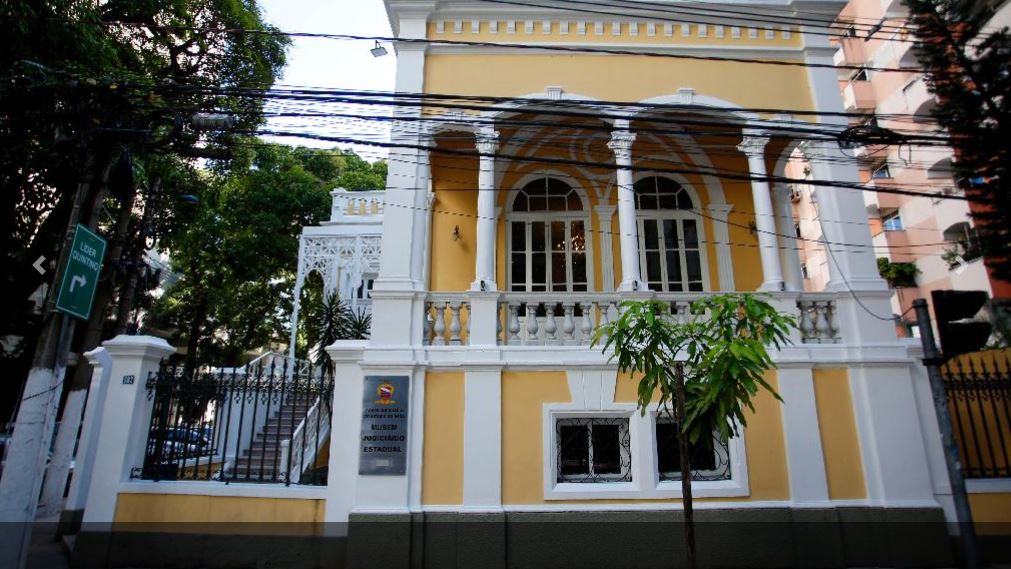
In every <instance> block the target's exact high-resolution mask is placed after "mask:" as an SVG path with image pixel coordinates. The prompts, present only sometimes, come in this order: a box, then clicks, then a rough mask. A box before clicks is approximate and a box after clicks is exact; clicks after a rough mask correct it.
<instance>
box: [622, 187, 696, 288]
mask: <svg viewBox="0 0 1011 569" xmlns="http://www.w3.org/2000/svg"><path fill="white" fill-rule="evenodd" d="M654 177H659V178H667V179H668V180H670V181H672V182H674V183H676V184H678V185H680V186H681V188H682V190H683V191H685V192H687V193H688V197H689V198H690V199H691V200H692V209H690V210H687V209H639V208H638V201H639V200H638V198H636V210H635V225H636V231H637V233H638V235H637V238H638V241H639V243H638V249H639V272H640V273H641V274H640V275H639V276H640V278H641V279H642V282H644V283H648V282H649V279H647V278H646V235H645V233H644V229H643V222H644V221H646V220H653V221H664V220H671V221H674V223H675V226H676V227H677V233H678V240H679V241H680V242H681V243H684V226H683V224H682V223H680V222H681V221H684V220H691V221H694V222H695V228H696V231H697V232H698V240H699V264H700V267H701V269H702V290H701V291H690V290H687V284H688V258H687V256H686V255H685V250H684V247H681V248H679V249H678V260H679V261H680V263H681V276H682V282H683V283H684V284H685V285H686V288H685V289H684V290H682V291H680V292H685V293H692V292H709V291H711V290H712V284H711V282H710V278H709V251H708V249H709V245H710V243H709V240H708V239H707V238H706V226H705V219H704V218H703V217H702V216H701V215H699V214H698V213H697V212H698V211H700V210H701V208H702V202H701V200H700V199H699V193H698V192H696V191H695V188H693V187H692V186H691V185H690V184H687V183H685V181H684V180H681V179H679V178H678V177H674V176H668V175H660V174H656V173H653V172H649V171H643V172H639V173H637V174H636V176H635V184H638V183H639V182H640V181H642V180H645V179H647V178H654ZM635 184H633V185H635ZM659 233H660V235H658V239H659V241H660V243H661V246H662V247H665V240H664V238H663V231H660V232H659ZM661 251H662V252H663V253H664V254H662V255H661V256H660V267H661V268H660V271H661V273H662V274H663V286H664V287H666V286H668V282H669V281H668V279H667V255H666V249H665V248H662V249H661ZM656 292H664V291H656ZM671 292H678V291H671Z"/></svg>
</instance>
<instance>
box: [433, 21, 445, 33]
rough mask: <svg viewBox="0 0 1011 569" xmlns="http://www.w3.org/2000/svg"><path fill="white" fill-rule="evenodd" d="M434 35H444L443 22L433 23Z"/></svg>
mask: <svg viewBox="0 0 1011 569" xmlns="http://www.w3.org/2000/svg"><path fill="white" fill-rule="evenodd" d="M435 33H437V34H444V33H446V21H445V20H438V21H437V22H435Z"/></svg>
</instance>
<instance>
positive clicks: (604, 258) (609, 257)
mask: <svg viewBox="0 0 1011 569" xmlns="http://www.w3.org/2000/svg"><path fill="white" fill-rule="evenodd" d="M614 210H615V206H613V205H598V206H597V207H596V208H594V211H595V212H596V213H597V222H598V223H599V224H600V232H599V233H598V235H600V278H601V280H602V281H603V282H601V283H600V290H602V291H604V292H611V291H613V290H614V245H613V241H611V237H612V235H611V219H613V218H614Z"/></svg>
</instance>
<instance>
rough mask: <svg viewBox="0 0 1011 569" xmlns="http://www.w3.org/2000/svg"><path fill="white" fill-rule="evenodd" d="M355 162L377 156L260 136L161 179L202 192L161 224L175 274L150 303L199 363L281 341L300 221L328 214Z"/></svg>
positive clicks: (358, 165)
mask: <svg viewBox="0 0 1011 569" xmlns="http://www.w3.org/2000/svg"><path fill="white" fill-rule="evenodd" d="M362 169H364V170H366V171H368V172H370V173H371V172H372V171H373V169H374V166H373V165H371V164H369V163H367V162H365V161H363V160H361V159H360V158H358V157H357V156H355V155H354V154H351V153H344V152H340V151H336V152H334V151H319V150H313V149H307V148H292V147H288V146H281V145H273V144H259V143H258V144H255V145H248V146H247V147H245V148H244V152H243V153H241V154H240V155H239V156H237V157H236V159H235V160H233V162H232V164H231V165H230V167H228V168H217V169H215V170H214V171H213V172H211V171H203V172H198V173H196V174H195V175H193V176H188V177H187V176H182V178H183V179H185V180H186V181H187V182H188V185H187V186H185V187H179V188H176V189H172V188H166V192H186V193H191V194H194V195H196V196H197V197H198V198H199V202H198V203H197V204H195V205H192V206H190V207H189V209H186V210H181V211H180V213H179V215H177V216H175V217H174V218H172V219H171V220H168V221H167V222H166V225H165V227H164V228H163V230H162V233H163V240H162V244H163V247H164V248H166V249H167V250H168V252H169V253H170V255H171V260H172V270H173V271H175V272H176V273H178V274H179V275H180V277H179V280H178V282H177V283H176V284H175V285H174V286H172V287H171V288H170V289H169V290H168V291H167V292H166V294H165V295H164V296H163V297H162V298H161V299H160V300H159V301H158V302H157V303H156V304H155V307H154V311H155V313H156V314H155V318H156V321H157V322H158V324H159V326H162V327H165V328H168V329H171V330H173V331H174V335H175V338H176V340H177V341H183V340H185V341H186V342H187V344H188V345H189V347H190V349H192V350H194V351H195V352H196V353H195V354H193V355H190V357H193V358H195V362H197V363H207V364H214V365H230V364H236V363H241V360H242V358H243V354H244V353H245V352H246V351H249V350H254V349H257V348H264V347H269V346H271V345H274V344H280V343H287V342H288V326H289V322H290V315H291V307H292V289H293V287H294V279H295V271H296V269H297V263H298V238H299V234H300V233H301V230H302V227H304V226H308V225H318V224H319V223H321V222H322V221H324V220H326V219H328V218H329V215H330V205H331V197H330V191H331V190H332V189H333V188H334V187H335V186H336V184H337V180H339V179H340V178H341V177H342V176H345V175H348V174H349V173H352V172H356V171H358V170H362ZM176 174H177V175H180V176H181V173H179V172H177V173H176ZM321 301H322V300H321V299H317V300H315V301H313V300H311V299H310V301H309V302H307V303H306V304H307V305H309V306H310V310H311V306H313V302H321ZM306 315H307V317H310V318H311V315H310V314H309V313H306ZM366 329H367V325H366ZM341 333H342V334H344V333H345V332H341ZM319 341H320V340H319V339H318V338H314V339H312V340H311V341H310V344H309V345H310V346H317V345H318V344H319ZM331 343H332V342H331ZM188 355H189V354H188Z"/></svg>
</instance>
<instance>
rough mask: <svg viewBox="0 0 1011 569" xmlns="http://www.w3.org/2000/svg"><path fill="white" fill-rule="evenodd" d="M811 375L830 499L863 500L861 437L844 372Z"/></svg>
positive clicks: (865, 493) (823, 372)
mask: <svg viewBox="0 0 1011 569" xmlns="http://www.w3.org/2000/svg"><path fill="white" fill-rule="evenodd" d="M813 376H814V397H815V402H816V406H817V409H818V425H819V430H820V433H821V447H822V452H823V453H824V454H825V475H826V477H827V478H828V495H829V498H831V499H833V500H855V499H861V498H866V497H867V488H866V486H865V484H864V470H863V462H862V460H861V458H860V437H859V435H858V433H857V424H856V418H855V416H854V413H853V400H852V398H851V396H850V385H849V377H848V375H847V373H846V370H845V369H839V368H836V369H815V370H813Z"/></svg>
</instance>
